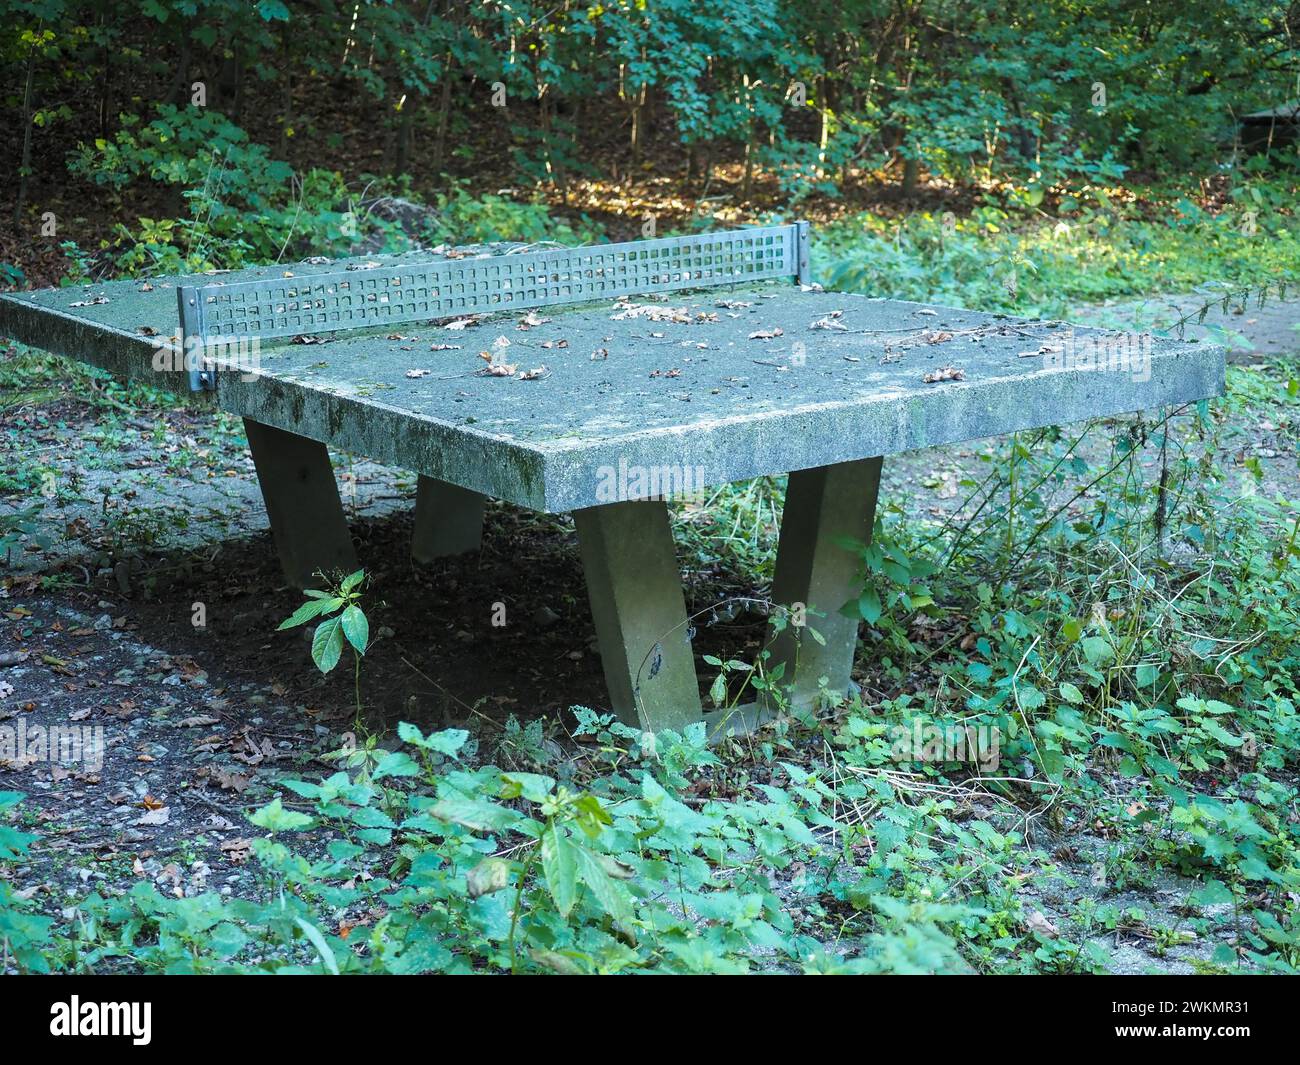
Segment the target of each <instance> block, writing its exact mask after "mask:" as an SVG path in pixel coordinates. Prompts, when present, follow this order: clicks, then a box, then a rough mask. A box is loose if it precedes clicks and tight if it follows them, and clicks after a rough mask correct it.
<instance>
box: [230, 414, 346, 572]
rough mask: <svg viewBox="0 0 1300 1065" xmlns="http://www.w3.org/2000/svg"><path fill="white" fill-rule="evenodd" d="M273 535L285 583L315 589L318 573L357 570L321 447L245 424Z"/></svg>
mask: <svg viewBox="0 0 1300 1065" xmlns="http://www.w3.org/2000/svg"><path fill="white" fill-rule="evenodd" d="M244 431H245V432H246V433H247V434H248V448H249V450H250V451H251V452H252V453H253V465H254V466H255V467H256V468H257V481H258V484H260V485H261V487H262V499H263V501H264V502H265V503H266V514H267V517H269V518H270V519H271V535H272V536H273V537H274V538H275V549H276V551H277V552H278V553H279V555H280V566H281V567H282V568H283V570H284V578H285V580H286V581H287V582H288V583H289V584H290V585H292V586H293V587H295V588H299V589H302V588H314V587H318V586H319V585H320V579H319V578H317V577H314V576H313V574H314V573H315V572H316V571H317V570H323V571H325V572H327V573H328V572H329V571H331V570H342V571H343V572H344V573H351V572H353V571H354V570H355V569H356V568H357V556H356V552H355V550H354V549H353V547H352V537H351V535H350V534H349V533H348V522H347V518H346V517H345V516H344V514H343V503H342V501H341V500H340V499H339V488H338V484H337V483H336V482H335V480H334V470H333V468H332V467H331V466H330V457H329V451H328V450H327V449H326V447H325V445H324V444H321V443H318V442H317V441H315V440H308V439H307V438H306V437H305V436H298V435H297V434H296V433H287V432H285V431H284V430H283V429H274V428H272V427H271V426H269V425H263V424H261V423H260V422H255V421H252V420H251V419H249V418H245V419H244Z"/></svg>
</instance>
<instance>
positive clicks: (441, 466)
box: [0, 222, 1225, 730]
mask: <svg viewBox="0 0 1300 1065" xmlns="http://www.w3.org/2000/svg"><path fill="white" fill-rule="evenodd" d="M808 243H809V232H808V225H807V223H803V222H796V223H793V224H791V225H783V226H767V227H756V228H746V229H740V230H732V231H727V232H717V233H709V234H702V235H698V236H689V237H670V238H661V239H655V240H645V241H633V242H629V243H624V244H608V245H597V246H591V247H583V248H574V249H553V250H545V251H525V252H523V253H519V254H505V255H489V256H478V257H475V256H463V255H461V256H459V257H458V256H457V253H455V252H453V253H450V254H449V255H448V256H447V257H444V258H438V257H437V256H434V255H432V254H431V253H429V252H427V251H426V252H420V253H407V254H402V255H382V256H377V257H374V258H371V259H348V260H341V261H328V260H317V261H313V262H311V263H302V264H296V265H293V266H291V267H287V268H286V267H285V266H282V265H281V266H268V267H261V268H256V269H249V270H240V271H238V272H232V273H219V274H207V275H201V276H191V277H181V278H174V277H173V278H154V279H152V280H150V281H147V282H142V281H115V282H109V283H104V284H95V285H89V286H84V287H79V288H62V289H48V290H43V291H37V292H24V293H10V294H7V295H4V296H3V297H0V334H3V335H6V336H10V337H13V338H15V339H17V340H20V341H22V342H24V343H27V344H31V345H33V346H36V347H39V348H43V349H46V350H48V351H52V352H56V353H59V354H62V355H67V356H70V357H72V358H75V359H79V360H82V361H85V362H88V363H91V364H93V365H95V366H99V367H102V368H103V369H106V370H109V371H111V372H113V373H115V374H117V375H120V376H121V377H123V378H126V379H134V380H140V381H145V382H148V383H150V384H152V385H154V386H156V387H164V388H170V389H172V390H175V391H186V390H191V391H198V392H201V393H203V394H204V395H206V396H208V397H210V399H211V401H212V402H213V403H214V404H215V405H216V406H217V407H219V408H220V409H222V410H225V411H229V412H231V413H233V414H236V415H240V416H242V417H243V419H244V425H245V427H246V429H247V433H248V441H249V446H250V448H251V451H252V456H253V461H254V464H255V465H256V468H257V475H258V480H259V482H260V485H261V489H262V493H263V497H264V499H265V502H266V509H267V512H268V514H269V517H270V524H271V530H272V534H273V537H274V540H275V544H276V548H277V551H278V553H279V557H280V561H281V563H282V565H283V568H284V573H285V577H286V578H287V580H288V581H289V582H290V583H292V584H294V585H296V586H298V587H305V586H309V585H310V583H311V582H312V580H313V574H314V573H315V572H316V571H318V570H326V571H328V570H332V569H336V568H341V569H343V570H351V569H354V568H356V564H357V563H356V557H355V555H354V551H353V546H352V541H351V538H350V535H349V531H348V526H347V522H346V517H345V514H344V510H343V507H342V504H341V501H340V498H339V492H338V488H337V485H336V483H335V480H334V474H333V470H332V468H331V465H330V460H329V455H328V452H327V450H326V445H329V444H332V445H334V446H336V447H339V448H343V449H346V450H348V451H351V452H354V453H358V454H362V455H366V456H369V457H370V458H372V459H375V460H377V461H379V462H383V463H387V464H389V465H394V466H399V467H403V468H406V469H409V470H413V471H415V472H416V473H418V474H419V481H418V489H417V497H416V508H415V534H414V544H413V548H412V550H413V554H414V556H415V558H416V559H417V560H421V561H424V560H429V559H433V558H436V557H440V556H446V555H452V554H458V553H462V552H466V551H472V550H474V549H475V548H477V546H478V543H479V537H480V532H481V527H482V519H483V507H484V502H485V500H486V498H487V497H489V496H490V497H495V498H499V499H504V500H507V501H509V502H511V503H515V504H517V505H519V506H524V507H530V508H533V509H536V510H539V511H546V512H551V513H562V512H572V514H573V517H574V521H575V524H576V526H577V532H578V539H579V544H580V551H581V556H582V564H583V568H584V571H585V575H586V581H587V591H588V595H589V599H590V603H591V611H592V614H593V616H594V619H595V625H596V632H597V636H598V640H599V645H600V651H601V656H602V660H603V665H604V672H605V678H606V681H607V684H608V688H609V697H610V701H611V703H612V706H613V709H614V710H615V711H616V712H617V713H618V714H619V715H620V717H622V718H623V719H624V720H626V721H628V722H629V723H635V722H637V721H639V722H640V723H641V726H642V727H644V728H647V729H650V730H657V729H660V728H666V727H671V728H681V727H683V726H684V725H686V724H689V723H691V722H694V721H698V720H701V719H702V718H703V719H704V720H706V721H707V720H711V719H712V715H708V716H705V714H704V711H703V710H702V707H701V699H700V693H699V687H698V683H697V679H696V671H695V662H694V656H693V654H692V650H691V643H690V634H691V627H690V624H689V621H688V618H687V615H686V606H685V600H684V596H683V593H682V586H681V574H680V571H679V569H678V566H677V562H676V559H675V556H674V551H673V539H672V532H671V528H670V522H669V509H668V504H667V502H666V501H665V499H664V498H662V497H663V496H664V495H668V494H671V493H672V492H673V491H679V490H680V489H682V488H688V489H700V488H703V487H705V486H711V485H718V484H722V483H726V482H730V481H737V480H742V479H745V478H751V477H757V476H760V475H766V474H784V473H789V474H790V478H789V486H788V490H787V494H786V502H785V513H784V515H783V518H782V525H781V532H780V540H779V546H778V555H777V562H776V573H775V578H774V581H773V587H772V598H773V600H774V603H775V604H780V605H783V606H787V607H793V606H795V605H797V604H802V605H803V607H804V608H805V609H806V610H807V611H808V612H809V616H810V621H809V626H811V627H813V628H815V629H816V630H817V633H818V634H819V635H820V637H821V639H820V640H817V639H812V638H804V636H805V633H806V628H805V629H800V628H799V627H797V626H793V625H792V626H788V627H787V628H786V629H785V630H784V632H783V633H781V634H780V635H778V636H777V637H776V638H775V640H774V642H773V643H772V645H771V651H772V655H771V659H770V662H769V665H770V666H773V667H774V666H776V665H777V664H778V663H784V664H785V671H784V676H783V677H782V682H783V684H788V685H789V691H790V693H791V697H792V699H793V700H794V701H796V702H801V701H802V702H807V701H811V700H814V699H815V698H816V697H817V693H818V691H819V686H820V685H821V684H823V683H824V684H826V685H828V687H829V688H830V689H831V690H840V691H843V690H846V689H847V688H848V687H849V686H850V683H851V680H850V669H851V666H852V662H853V654H854V649H855V644H856V640H857V632H858V620H857V618H856V617H850V616H847V615H846V614H844V613H841V612H840V611H841V608H842V607H843V606H844V604H846V603H847V602H849V601H850V600H855V599H856V598H857V596H858V594H859V592H860V590H861V571H860V561H859V557H860V556H859V555H858V554H857V553H855V552H854V551H852V550H850V549H848V548H847V547H846V546H845V540H846V539H848V540H853V541H857V542H859V543H866V542H868V541H869V540H870V537H871V532H872V527H873V524H874V513H875V507H876V495H877V490H878V487H879V482H880V471H881V461H882V456H885V455H890V454H896V453H899V452H903V451H908V450H911V449H915V448H923V447H928V446H931V445H935V444H945V443H953V442H956V441H963V440H970V439H974V438H982V437H990V436H996V435H1002V434H1008V433H1014V432H1017V431H1020V430H1026V429H1032V428H1037V427H1041V426H1046V425H1053V424H1064V423H1069V422H1073V421H1079V420H1084V419H1088V418H1093V417H1098V416H1105V415H1113V414H1119V413H1124V412H1130V411H1137V410H1143V409H1153V408H1158V407H1161V406H1165V405H1169V404H1181V403H1186V402H1189V401H1193V400H1199V399H1202V398H1205V397H1209V396H1213V395H1217V394H1219V393H1221V392H1222V390H1223V382H1224V372H1225V370H1224V355H1223V351H1222V349H1220V348H1216V347H1211V346H1209V345H1205V344H1197V343H1195V342H1182V341H1176V340H1172V339H1165V338H1151V337H1148V336H1141V337H1139V336H1134V335H1132V334H1115V333H1111V332H1106V331H1103V330H1097V329H1079V328H1072V327H1068V326H1065V325H1063V324H1062V323H1059V322H1035V321H1028V320H1022V319H1014V318H1009V317H1007V316H1004V315H995V314H984V313H977V312H974V311H965V310H954V309H950V308H944V307H927V306H922V305H920V304H915V303H907V302H900V301H894V300H881V299H873V298H869V297H866V296H860V295H846V294H842V293H832V292H825V291H822V290H821V289H820V288H819V287H818V286H815V285H810V284H809V281H810V274H809V264H808ZM723 286H725V288H723ZM178 318H179V326H180V328H179V329H178V328H177V326H178ZM481 353H482V354H481ZM250 356H251V357H250ZM647 496H658V497H659V498H647ZM753 709H754V708H749V709H748V710H747V711H746V712H747V713H751V711H752V710H753ZM751 716H753V715H752V713H751Z"/></svg>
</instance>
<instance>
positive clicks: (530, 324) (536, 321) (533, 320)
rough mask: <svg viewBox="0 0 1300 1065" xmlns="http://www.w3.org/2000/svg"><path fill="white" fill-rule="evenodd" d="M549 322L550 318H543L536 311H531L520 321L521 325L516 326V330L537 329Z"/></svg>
mask: <svg viewBox="0 0 1300 1065" xmlns="http://www.w3.org/2000/svg"><path fill="white" fill-rule="evenodd" d="M549 321H550V319H549V318H543V317H542V316H541V315H539V314H538V313H537V312H536V311H529V312H528V313H527V314H526V315H524V316H523V317H522V318H521V319H520V320H519V324H518V325H516V326H515V328H516V329H536V328H537V327H538V326H539V325H546V323H547V322H549Z"/></svg>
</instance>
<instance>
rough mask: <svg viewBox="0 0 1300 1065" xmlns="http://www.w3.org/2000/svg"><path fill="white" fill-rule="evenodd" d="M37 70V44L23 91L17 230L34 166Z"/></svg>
mask: <svg viewBox="0 0 1300 1065" xmlns="http://www.w3.org/2000/svg"><path fill="white" fill-rule="evenodd" d="M44 28H45V23H44V22H41V24H40V28H39V29H38V30H37V33H36V36H37V39H39V38H40V36H41V30H43V29H44ZM35 69H36V44H35V42H33V43H32V46H31V47H30V48H29V49H28V50H27V84H26V86H25V87H24V89H23V154H22V158H21V159H20V160H19V162H18V199H17V200H16V201H15V202H14V228H15V229H17V228H18V226H19V224H20V223H21V220H22V216H23V206H24V204H25V202H26V200H27V171H28V170H30V169H31V165H32V75H33V73H34V71H35Z"/></svg>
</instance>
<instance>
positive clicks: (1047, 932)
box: [1025, 910, 1057, 936]
mask: <svg viewBox="0 0 1300 1065" xmlns="http://www.w3.org/2000/svg"><path fill="white" fill-rule="evenodd" d="M1025 927H1026V928H1028V929H1029V930H1030V931H1031V932H1038V933H1039V934H1040V935H1044V936H1055V935H1056V934H1057V933H1056V925H1054V924H1052V922H1051V921H1049V920H1048V919H1047V918H1046V917H1044V916H1043V915H1042V914H1041V913H1039V912H1038V911H1037V910H1033V911H1032V912H1031V913H1030V914H1029V916H1028V917H1026V918H1025Z"/></svg>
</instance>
